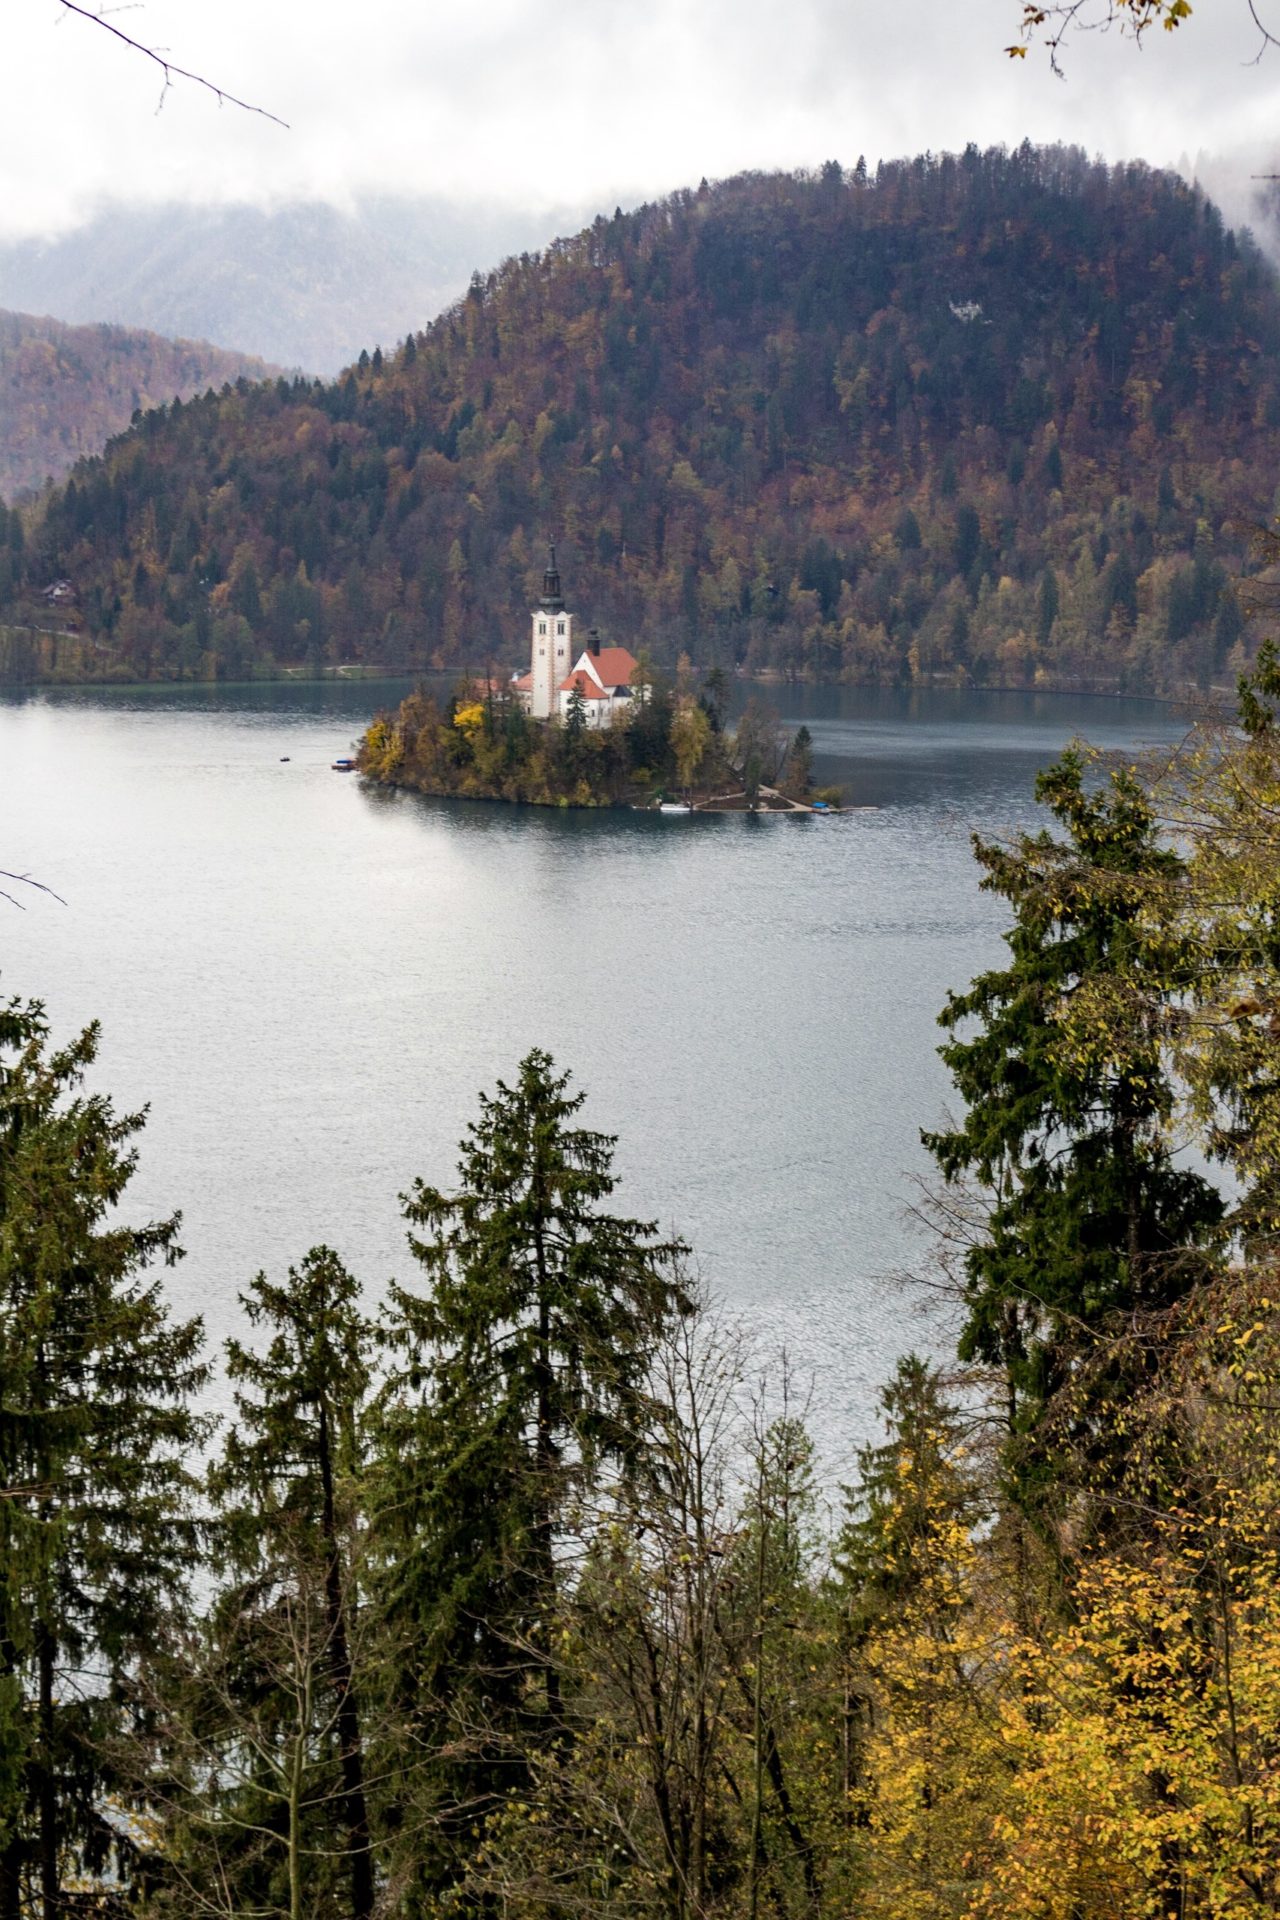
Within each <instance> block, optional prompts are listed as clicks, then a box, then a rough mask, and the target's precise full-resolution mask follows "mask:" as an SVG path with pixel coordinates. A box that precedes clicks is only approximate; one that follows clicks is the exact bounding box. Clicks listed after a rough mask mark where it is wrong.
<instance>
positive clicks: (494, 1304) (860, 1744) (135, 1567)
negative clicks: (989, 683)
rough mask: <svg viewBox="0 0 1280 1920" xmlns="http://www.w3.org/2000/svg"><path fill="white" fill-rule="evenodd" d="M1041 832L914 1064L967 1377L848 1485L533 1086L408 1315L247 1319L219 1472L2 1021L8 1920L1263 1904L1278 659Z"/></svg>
mask: <svg viewBox="0 0 1280 1920" xmlns="http://www.w3.org/2000/svg"><path fill="white" fill-rule="evenodd" d="M457 717H458V716H457V711H455V714H454V718H453V720H452V721H450V723H449V724H450V725H454V722H456V719H457ZM457 730H458V729H457V728H456V727H455V731H457ZM462 731H464V732H465V731H466V727H465V726H464V728H463V729H462ZM1039 791H1040V798H1041V800H1042V802H1043V804H1044V806H1045V808H1046V809H1047V813H1048V824H1047V825H1046V827H1045V828H1044V829H1043V830H1042V831H1038V832H1029V833H1024V834H1022V835H1020V836H1018V837H1017V838H1015V839H1014V840H1012V841H1011V842H1009V843H1006V844H1002V845H995V844H988V843H979V844H978V845H977V849H976V851H977V855H978V859H979V862H980V865H981V868H982V874H983V878H982V884H983V885H984V886H985V887H986V888H988V889H989V890H990V891H991V892H993V893H994V894H995V895H996V896H997V897H998V898H999V899H1000V900H1002V901H1003V902H1004V903H1005V905H1006V908H1007V912H1008V931H1007V935H1006V941H1007V953H1006V956H1005V958H1004V960H1003V962H1002V963H1001V964H998V965H995V966H993V967H992V968H990V969H989V970H988V971H987V972H985V973H984V974H982V975H981V976H980V977H979V978H978V979H976V980H975V981H973V982H972V984H971V985H970V986H969V987H968V988H967V989H966V990H965V991H963V992H962V993H959V994H957V995H956V996H954V997H953V998H952V999H951V1000H950V1001H949V1003H948V1005H947V1007H946V1008H945V1009H944V1011H943V1015H942V1024H943V1028H944V1040H943V1049H942V1050H943V1057H944V1059H945V1061H946V1063H947V1065H948V1067H949V1069H950V1071H951V1073H952V1076H953V1079H954V1083H955V1087H956V1090H957V1093H958V1094H959V1095H960V1097H961V1099H962V1101H963V1103H964V1105H963V1110H962V1113H961V1115H960V1117H958V1118H957V1119H955V1120H954V1121H952V1122H949V1123H947V1124H945V1125H944V1126H942V1127H941V1128H939V1129H937V1130H935V1131H934V1132H932V1133H930V1134H928V1135H927V1136H926V1140H927V1144H928V1146H929V1148H930V1151H931V1153H932V1155H933V1157H934V1160H935V1163H936V1166H937V1169H938V1184H937V1187H936V1189H935V1190H934V1192H933V1193H932V1196H931V1198H930V1200H929V1202H928V1205H929V1208H930V1209H931V1212H932V1216H933V1218H934V1221H935V1225H936V1226H937V1229H938V1233H937V1240H936V1257H935V1258H934V1259H933V1261H932V1262H931V1263H930V1265H929V1268H928V1270H927V1272H926V1273H925V1274H924V1275H923V1276H922V1281H923V1284H924V1285H925V1286H926V1287H927V1288H929V1289H932V1291H933V1295H934V1297H935V1298H936V1299H937V1300H938V1302H939V1304H940V1306H941V1307H942V1309H943V1310H944V1311H945V1312H946V1313H947V1314H948V1315H949V1325H950V1331H951V1337H952V1338H953V1339H954V1343H955V1350H954V1358H953V1359H952V1360H951V1361H949V1362H946V1363H940V1362H938V1361H935V1360H929V1359H925V1358H921V1357H918V1356H913V1355H911V1354H904V1355H903V1358H902V1360H901V1362H900V1364H899V1365H898V1367H897V1369H896V1371H895V1372H894V1374H893V1375H892V1377H891V1378H890V1379H889V1380H888V1381H886V1382H885V1384H884V1390H883V1394H882V1400H881V1415H882V1431H881V1433H880V1435H879V1436H878V1437H874V1438H872V1439H871V1440H870V1441H869V1442H868V1444H867V1445H866V1446H865V1447H864V1448H863V1449H862V1451H861V1453H860V1455H859V1458H858V1461H857V1464H856V1470H855V1471H854V1473H853V1475H852V1477H851V1479H849V1483H848V1485H847V1486H845V1487H844V1489H843V1491H841V1489H840V1488H839V1487H838V1486H833V1485H832V1484H831V1481H830V1479H829V1478H828V1470H827V1468H826V1466H825V1465H824V1463H823V1462H822V1460H821V1459H820V1456H819V1455H818V1454H817V1453H816V1451H815V1447H814V1444H813V1442H812V1439H811V1438H810V1436H809V1434H808V1433H807V1431H806V1427H805V1421H804V1418H803V1409H804V1391H803V1383H800V1382H797V1381H795V1380H794V1379H793V1378H789V1377H788V1374H787V1370H786V1367H785V1365H784V1364H783V1363H782V1362H781V1361H780V1360H778V1359H776V1358H775V1359H774V1360H773V1361H772V1362H771V1363H770V1365H769V1368H768V1370H767V1372H766V1374H765V1375H764V1376H763V1377H762V1376H761V1375H760V1372H759V1368H760V1355H759V1351H758V1348H757V1349H752V1348H750V1347H748V1346H746V1345H744V1343H743V1341H742V1339H741V1338H740V1336H738V1335H737V1334H735V1332H734V1330H733V1328H732V1326H731V1325H730V1324H728V1323H727V1322H726V1319H725V1317H724V1314H723V1312H722V1311H719V1310H717V1309H716V1308H715V1307H714V1304H712V1303H709V1302H707V1301H706V1300H705V1299H704V1298H702V1297H701V1296H700V1292H699V1288H698V1285H697V1283H696V1279H695V1277H694V1272H693V1268H692V1264H691V1259H690V1255H689V1253H688V1250H687V1249H686V1248H685V1247H684V1246H683V1245H682V1244H681V1243H680V1241H679V1240H678V1238H676V1237H674V1236H673V1235H672V1234H671V1233H670V1232H669V1231H668V1232H660V1231H659V1230H658V1228H657V1227H656V1226H655V1225H654V1224H653V1223H652V1222H649V1221H644V1220H638V1219H633V1218H629V1217H627V1216H626V1215H625V1214H623V1213H620V1212H618V1211H617V1210H616V1208H615V1205H614V1193H615V1182H614V1173H613V1151H614V1142H613V1140H612V1139H611V1138H609V1137H608V1136H606V1135H603V1134H601V1133H599V1132H596V1131H592V1130H590V1129H588V1128H586V1127H585V1126H584V1125H583V1124H582V1116H581V1112H580V1109H581V1104H582V1095H581V1094H580V1093H579V1092H576V1091H575V1090H574V1089H573V1087H572V1084H571V1082H570V1079H569V1076H568V1075H567V1074H566V1073H564V1072H562V1071H560V1070H559V1069H557V1068H556V1066H555V1065H554V1064H553V1062H552V1061H551V1060H550V1059H549V1058H548V1057H547V1055H546V1054H545V1053H543V1052H541V1051H539V1050H537V1049H534V1050H533V1051H532V1052H530V1053H529V1055H528V1056H527V1057H526V1058H525V1059H524V1060H523V1061H521V1062H520V1063H519V1065H518V1067H517V1068H516V1070H515V1072H514V1075H513V1076H512V1078H511V1079H510V1081H509V1083H507V1084H502V1083H500V1084H498V1085H497V1086H496V1087H495V1088H494V1089H493V1091H492V1092H490V1093H489V1094H486V1095H483V1096H482V1097H481V1099H480V1102H479V1106H478V1109H477V1113H476V1117H475V1119H474V1121H473V1122H472V1124H471V1125H470V1127H469V1128H468V1130H467V1133H466V1136H465V1138H464V1140H463V1142H462V1145H461V1150H460V1158H459V1162H458V1165H457V1169H456V1172H455V1174H454V1178H453V1182H452V1184H451V1185H448V1186H438V1185H436V1184H435V1183H434V1180H433V1179H432V1178H431V1177H430V1176H428V1177H427V1178H425V1179H423V1180H420V1181H418V1182H417V1183H415V1185H414V1186H413V1188H412V1190H411V1191H410V1192H409V1193H408V1194H407V1195H406V1196H404V1198H403V1209H404V1216H405V1223H406V1228H407V1233H408V1254H409V1258H410V1263H411V1272H412V1276H413V1277H412V1278H410V1279H409V1280H407V1281H405V1282H404V1283H403V1284H400V1285H397V1286H394V1287H392V1289H391V1291H390V1293H389V1295H388V1296H387V1297H386V1298H385V1300H383V1301H382V1302H381V1304H380V1305H378V1306H376V1307H375V1305H374V1304H373V1303H372V1302H370V1301H369V1300H367V1299H366V1297H365V1296H364V1294H363V1293H362V1291H361V1289H360V1287H359V1285H358V1283H357V1281H356V1279H355V1278H354V1277H353V1276H352V1274H351V1273H350V1272H349V1271H348V1270H347V1269H346V1267H345V1266H344V1265H343V1263H342V1262H341V1261H340V1260H339V1258H338V1257H337V1255H336V1254H335V1253H333V1252H332V1251H331V1250H330V1249H328V1248H326V1247H323V1246H318V1247H314V1248H312V1249H311V1250H310V1251H309V1252H306V1253H304V1254H302V1255H301V1257H300V1259H299V1261H298V1264H297V1266H296V1267H295V1268H293V1269H292V1270H290V1271H289V1272H288V1273H287V1274H285V1275H277V1276H267V1275H264V1274H260V1275H258V1276H257V1277H256V1278H251V1277H248V1276H246V1284H245V1287H244V1292H243V1296H242V1299H243V1310H244V1328H243V1333H242V1335H241V1336H240V1337H237V1338H234V1339H232V1340H231V1341H230V1342H229V1344H228V1346H227V1349H226V1352H225V1354H224V1355H223V1356H221V1365H222V1369H223V1374H224V1378H225V1381H226V1383H227V1386H228V1387H229V1389H230V1405H229V1410H228V1412H227V1414H226V1417H225V1418H224V1420H223V1421H222V1423H221V1426H220V1427H218V1428H216V1429H215V1425H214V1423H213V1421H212V1420H211V1419H210V1418H209V1416H208V1414H207V1411H206V1409H207V1405H208V1401H207V1398H206V1386H207V1382H208V1378H209V1374H208V1369H209V1367H210V1366H211V1365H212V1364H213V1359H212V1357H209V1356H206V1355H205V1354H204V1352H203V1349H202V1339H201V1331H200V1326H199V1323H198V1322H196V1321H180V1320H177V1319H175V1318H174V1316H173V1315H172V1313H171V1311H170V1309H169V1307H168V1305H167V1304H166V1300H165V1295H164V1290H163V1272H164V1268H165V1267H166V1266H167V1265H168V1264H170V1263H172V1262H173V1261H174V1260H175V1259H177V1258H178V1257H179V1252H180V1250H179V1245H178V1223H177V1220H176V1217H169V1218H164V1219H160V1220H154V1221H151V1222H148V1223H145V1224H143V1225H131V1224H129V1184H130V1179H131V1176H132V1174H133V1171H134V1166H135V1158H136V1152H137V1146H138V1135H139V1132H140V1129H141V1127H142V1116H141V1115H120V1114H118V1113H117V1112H116V1111H115V1109H114V1107H113V1105H112V1102H111V1101H110V1099H109V1098H108V1097H107V1096H106V1095H105V1094H104V1093H103V1092H101V1091H90V1090H89V1083H88V1080H87V1076H89V1075H90V1074H91V1073H92V1071H93V1068H94V1061H95V1052H96V1046H97V1034H96V1030H95V1029H92V1028H91V1029H89V1030H88V1031H87V1032H86V1033H84V1034H83V1035H81V1036H80V1037H79V1038H78V1039H76V1040H73V1041H72V1042H71V1043H70V1044H55V1043H54V1041H53V1039H52V1037H51V1033H50V1027H49V1022H48V1019H47V1016H46V1014H45V1012H44V1010H43V1009H42V1008H41V1007H40V1006H38V1005H36V1004H34V1003H30V1002H26V1001H23V1000H20V999H18V1000H12V1001H10V1002H9V1003H8V1004H7V1005H6V1006H5V1008H4V1009H3V1012H2V1013H0V1547H2V1550H3V1555H4V1559H3V1564H4V1569H5V1572H4V1579H3V1581H0V1915H2V1916H3V1920H28V1917H30V1920H37V1917H38V1920H68V1917H69V1916H74V1915H89V1914H93V1915H98V1916H118V1920H125V1917H126V1916H139V1917H143V1916H145V1920H178V1917H179V1916H181V1920H193V1917H195V1916H201V1915H208V1916H214V1915H217V1916H224V1917H225V1920H231V1917H232V1916H236V1917H237V1920H244V1916H249V1915H252V1916H255V1920H286V1917H287V1920H304V1917H305V1920H372V1916H403V1917H404V1920H411V1917H412V1920H446V1917H448V1916H453V1917H454V1920H461V1917H462V1916H467V1920H472V1917H473V1916H482V1915H494V1916H505V1917H507V1920H562V1917H568V1916H575V1917H576V1916H593V1917H597V1920H730V1917H731V1916H732V1920H740V1917H741V1916H753V1917H755V1920H758V1916H760V1915H762V1914H767V1915H774V1916H779V1917H781V1920H826V1917H828V1916H829V1920H846V1917H847V1916H848V1915H850V1914H860V1915H868V1916H875V1915H882V1916H884V1917H885V1920H912V1917H913V1916H918V1920H937V1917H938V1916H940V1915H942V1916H953V1920H1009V1917H1010V1916H1014V1917H1015V1920H1168V1917H1169V1916H1170V1915H1178V1916H1185V1917H1186V1920H1192V1916H1194V1917H1195V1920H1245V1916H1252V1915H1255V1914H1265V1913H1270V1912H1274V1911H1275V1910H1276V1908H1277V1904H1278V1903H1280V1774H1278V1773H1277V1765H1276V1756H1277V1752H1280V1689H1278V1687H1277V1674H1278V1673H1280V1518H1278V1516H1280V1468H1278V1466H1277V1461H1278V1459H1280V1411H1278V1409H1280V1392H1278V1391H1277V1389H1278V1388H1280V1278H1278V1277H1277V1271H1276V1251H1275V1249H1276V1234H1277V1229H1278V1228H1280V1072H1278V1071H1277V1048H1278V1046H1280V960H1278V957H1277V947H1276V941H1275V925H1274V921H1275V875H1276V872H1277V870H1278V868H1280V845H1278V844H1277V827H1276V822H1277V819H1280V656H1277V654H1276V652H1275V651H1274V650H1273V649H1271V648H1270V647H1269V646H1268V647H1266V648H1264V650H1263V653H1262V656H1261V659H1260V662H1259V666H1258V669H1257V671H1256V672H1255V673H1254V674H1253V675H1252V676H1251V677H1250V678H1248V679H1246V680H1245V681H1244V683H1243V685H1242V688H1241V702H1240V709H1239V714H1238V717H1237V721H1236V722H1235V723H1233V724H1231V725H1227V724H1222V725H1214V724H1206V725H1204V726H1203V727H1201V728H1200V729H1199V731H1198V732H1197V733H1196V734H1195V735H1194V736H1193V737H1192V738H1191V739H1190V740H1189V742H1188V744H1187V746H1186V748H1185V750H1184V751H1183V753H1181V754H1180V755H1179V756H1177V757H1176V758H1175V760H1174V761H1173V762H1172V763H1166V764H1164V765H1163V766H1161V767H1159V768H1155V769H1152V770H1150V771H1149V772H1148V771H1144V770H1143V769H1142V768H1139V767H1135V766H1134V765H1132V764H1128V763H1124V764H1109V763H1107V762H1105V761H1102V760H1099V759H1097V758H1096V757H1094V756H1090V755H1088V754H1087V753H1085V752H1084V750H1083V749H1074V750H1072V751H1071V752H1069V753H1067V754H1066V755H1065V756H1064V758H1063V759H1062V760H1060V761H1059V763H1058V764H1057V765H1056V766H1054V767H1053V768H1051V769H1049V770H1048V771H1047V772H1046V773H1045V774H1044V775H1043V777H1042V779H1041V782H1040V789H1039ZM603 1091H604V1094H605V1097H606V1098H607V1089H605V1090H603ZM922 1118H925V1119H927V1118H928V1116H922ZM1188 1145H1190V1146H1194V1147H1196V1148H1198V1153H1197V1155H1195V1156H1194V1157H1188V1155H1187V1153H1186V1152H1185V1151H1184V1149H1185V1148H1186V1147H1187V1146H1188ZM855 1177H856V1170H855ZM831 1257H832V1260H833V1262H835V1261H839V1260H843V1259H844V1258H845V1257H846V1255H845V1250H844V1249H840V1248H837V1247H833V1248H832V1249H831ZM785 1280H786V1276H785V1275H779V1284H780V1285H783V1284H785ZM936 1331H937V1333H938V1335H939V1338H941V1329H940V1328H938V1329H936ZM205 1462H207V1465H206V1464H204V1463H205ZM842 1477H847V1476H842Z"/></svg>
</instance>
